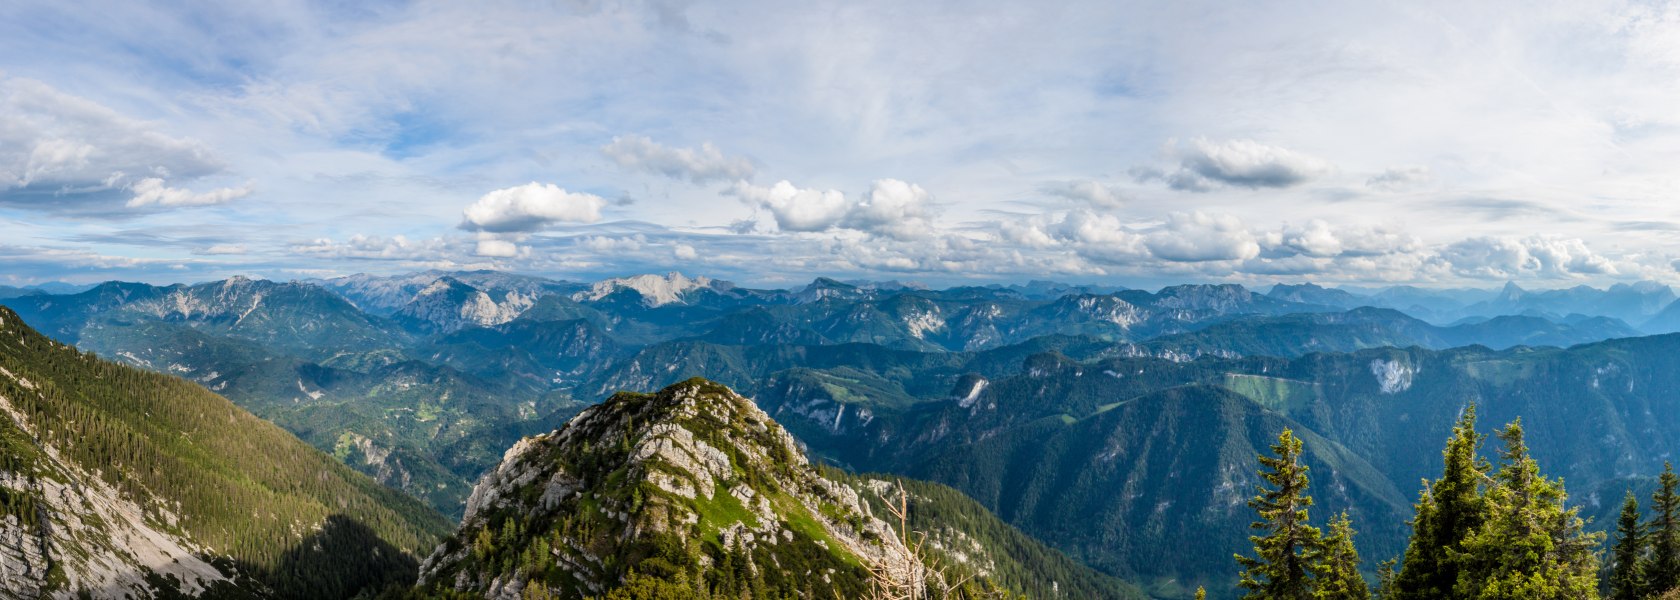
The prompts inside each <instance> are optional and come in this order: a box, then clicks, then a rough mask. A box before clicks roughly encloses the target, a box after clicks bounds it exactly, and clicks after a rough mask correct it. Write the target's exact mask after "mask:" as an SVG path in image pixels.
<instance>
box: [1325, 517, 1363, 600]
mask: <svg viewBox="0 0 1680 600" xmlns="http://www.w3.org/2000/svg"><path fill="white" fill-rule="evenodd" d="M1311 562H1312V564H1313V566H1314V567H1315V568H1314V571H1313V587H1314V591H1313V597H1315V598H1318V599H1319V600H1370V598H1371V590H1370V588H1369V587H1367V586H1366V585H1365V578H1364V577H1363V576H1361V575H1360V574H1359V552H1358V551H1357V550H1356V549H1355V548H1354V545H1353V520H1352V519H1349V518H1348V514H1347V512H1346V511H1343V512H1342V514H1340V515H1337V516H1336V517H1335V518H1333V519H1331V520H1330V535H1329V536H1328V537H1326V538H1324V543H1323V544H1320V545H1319V548H1318V550H1317V551H1316V552H1315V553H1314V555H1313V557H1312V561H1311Z"/></svg>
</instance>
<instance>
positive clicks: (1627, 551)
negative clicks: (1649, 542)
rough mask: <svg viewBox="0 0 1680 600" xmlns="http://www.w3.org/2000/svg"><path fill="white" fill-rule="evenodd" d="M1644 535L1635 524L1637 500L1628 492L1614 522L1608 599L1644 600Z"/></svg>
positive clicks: (1637, 510)
mask: <svg viewBox="0 0 1680 600" xmlns="http://www.w3.org/2000/svg"><path fill="white" fill-rule="evenodd" d="M1644 555H1645V534H1644V532H1643V531H1641V527H1640V524H1639V499H1638V498H1635V497H1634V496H1633V490H1628V493H1627V499H1625V500H1623V501H1622V516H1621V518H1620V519H1617V520H1616V550H1615V552H1614V554H1613V555H1612V560H1613V561H1614V562H1615V565H1614V570H1613V571H1611V573H1610V597H1611V598H1612V599H1613V600H1638V599H1639V598H1641V597H1643V596H1644V592H1645V575H1644V568H1643V565H1641V564H1640V562H1641V561H1643V560H1644Z"/></svg>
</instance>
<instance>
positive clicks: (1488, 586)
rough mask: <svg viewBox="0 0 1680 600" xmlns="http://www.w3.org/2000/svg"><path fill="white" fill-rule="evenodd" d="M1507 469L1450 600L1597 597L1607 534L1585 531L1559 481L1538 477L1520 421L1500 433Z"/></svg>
mask: <svg viewBox="0 0 1680 600" xmlns="http://www.w3.org/2000/svg"><path fill="white" fill-rule="evenodd" d="M1499 439H1500V440H1502V441H1503V442H1504V443H1505V448H1504V450H1503V451H1502V452H1501V453H1500V457H1501V459H1502V462H1503V464H1502V465H1501V467H1500V469H1499V472H1498V473H1497V474H1496V475H1495V477H1494V483H1493V485H1492V486H1491V487H1490V488H1489V489H1488V492H1487V505H1488V514H1487V518H1486V520H1484V521H1483V522H1482V524H1481V526H1480V527H1478V528H1477V529H1476V530H1475V531H1474V532H1473V533H1471V534H1470V536H1469V537H1468V538H1466V539H1465V540H1464V544H1463V547H1464V554H1463V556H1462V557H1461V560H1460V563H1459V578H1458V585H1457V586H1456V587H1455V588H1454V592H1455V593H1454V595H1453V597H1456V598H1465V599H1469V600H1581V599H1596V598H1598V585H1597V582H1598V556H1597V555H1596V554H1595V553H1594V549H1595V548H1597V547H1598V545H1599V543H1600V542H1601V541H1602V540H1603V534H1589V533H1586V532H1585V531H1583V529H1582V527H1583V524H1582V522H1581V518H1580V517H1579V516H1577V515H1576V510H1575V509H1573V508H1565V507H1564V503H1565V501H1566V500H1567V499H1568V494H1567V493H1565V492H1564V489H1563V482H1562V481H1561V480H1550V479H1547V478H1546V477H1545V476H1544V475H1541V473H1540V465H1539V463H1538V462H1536V461H1535V460H1534V458H1533V457H1532V456H1530V455H1529V453H1528V445H1527V444H1526V443H1525V442H1524V440H1523V430H1522V422H1521V420H1518V421H1514V422H1512V423H1511V424H1510V425H1507V426H1506V427H1505V429H1504V430H1503V431H1501V432H1500V434H1499Z"/></svg>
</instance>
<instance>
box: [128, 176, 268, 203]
mask: <svg viewBox="0 0 1680 600" xmlns="http://www.w3.org/2000/svg"><path fill="white" fill-rule="evenodd" d="M129 189H130V190H131V191H133V192H134V197H133V198H130V199H129V200H128V206H130V207H138V206H151V205H154V204H155V205H157V206H163V207H176V206H210V205H213V204H224V203H227V202H231V201H234V200H238V199H240V198H244V197H246V196H249V195H251V186H250V185H249V184H247V185H245V186H243V187H237V188H218V189H214V190H210V191H208V192H194V191H192V190H187V189H182V188H172V187H169V186H167V185H164V183H163V180H162V179H159V178H157V177H147V178H145V179H142V180H140V181H138V182H135V184H134V185H133V186H131V187H130V188H129Z"/></svg>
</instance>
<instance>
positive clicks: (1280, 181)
mask: <svg viewBox="0 0 1680 600" xmlns="http://www.w3.org/2000/svg"><path fill="white" fill-rule="evenodd" d="M1170 148H1171V153H1172V154H1173V155H1174V158H1175V160H1176V162H1177V165H1176V166H1174V167H1173V168H1171V169H1161V168H1157V167H1139V168H1136V169H1133V170H1132V175H1133V176H1134V177H1136V178H1137V179H1138V180H1140V181H1152V180H1159V181H1162V182H1165V183H1166V184H1167V186H1168V187H1171V188H1173V189H1175V190H1180V191H1187V192H1206V191H1212V190H1214V189H1218V188H1220V187H1224V186H1230V187H1245V188H1250V189H1258V188H1287V187H1294V186H1297V185H1300V184H1303V183H1306V182H1308V181H1311V180H1313V179H1316V178H1318V177H1321V176H1323V175H1325V174H1327V173H1329V172H1330V171H1331V170H1332V166H1331V165H1330V163H1329V162H1327V161H1325V160H1323V159H1320V158H1317V157H1314V156H1309V155H1307V154H1302V153H1300V152H1296V151H1294V150H1290V149H1287V148H1281V147H1278V146H1268V145H1266V144H1261V143H1259V142H1256V141H1253V140H1246V139H1238V140H1225V141H1218V142H1216V141H1211V140H1208V139H1205V138H1195V139H1193V140H1190V143H1189V144H1185V145H1182V146H1181V145H1179V144H1176V143H1174V144H1171V145H1170Z"/></svg>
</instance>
